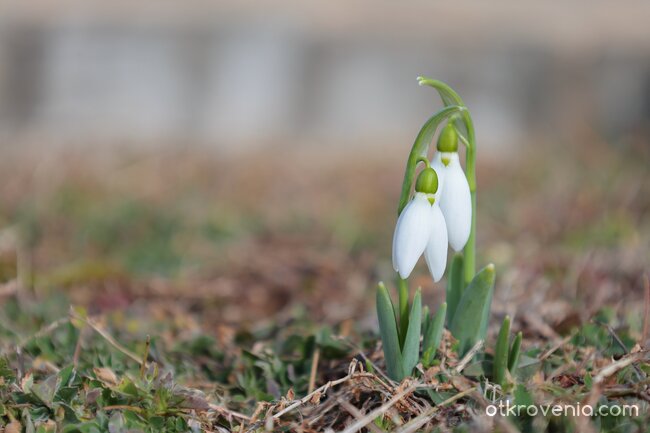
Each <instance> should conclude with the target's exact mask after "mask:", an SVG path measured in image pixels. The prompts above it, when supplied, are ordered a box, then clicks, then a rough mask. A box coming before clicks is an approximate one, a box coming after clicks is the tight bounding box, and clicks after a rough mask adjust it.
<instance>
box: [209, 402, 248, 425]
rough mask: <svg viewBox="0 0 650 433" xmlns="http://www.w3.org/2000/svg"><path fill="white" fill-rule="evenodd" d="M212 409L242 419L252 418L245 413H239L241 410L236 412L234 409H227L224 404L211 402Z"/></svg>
mask: <svg viewBox="0 0 650 433" xmlns="http://www.w3.org/2000/svg"><path fill="white" fill-rule="evenodd" d="M210 409H211V410H214V411H216V412H220V413H225V414H227V415H231V416H232V417H234V418H239V419H242V420H244V421H250V420H251V418H250V417H249V416H247V415H244V414H243V413H239V412H236V411H234V410H230V409H227V408H225V407H223V406H219V405H218V404H214V403H210Z"/></svg>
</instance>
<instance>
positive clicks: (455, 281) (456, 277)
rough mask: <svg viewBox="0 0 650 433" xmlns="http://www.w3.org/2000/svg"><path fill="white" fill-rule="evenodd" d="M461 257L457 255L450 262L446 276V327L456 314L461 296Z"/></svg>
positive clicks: (462, 281)
mask: <svg viewBox="0 0 650 433" xmlns="http://www.w3.org/2000/svg"><path fill="white" fill-rule="evenodd" d="M464 287H465V282H464V280H463V255H462V254H460V253H458V254H455V255H454V258H453V259H452V260H451V266H450V268H449V274H448V276H447V297H446V301H447V325H449V324H451V322H452V321H453V319H454V314H456V308H457V307H458V303H459V302H460V298H461V297H462V296H463V288H464Z"/></svg>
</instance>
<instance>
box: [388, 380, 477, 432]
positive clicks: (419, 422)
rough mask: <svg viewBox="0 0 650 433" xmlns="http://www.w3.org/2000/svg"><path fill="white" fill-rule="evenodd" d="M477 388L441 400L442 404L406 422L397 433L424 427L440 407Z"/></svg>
mask: <svg viewBox="0 0 650 433" xmlns="http://www.w3.org/2000/svg"><path fill="white" fill-rule="evenodd" d="M475 390H476V387H472V388H468V389H466V390H465V391H461V392H459V393H458V394H456V395H454V396H452V397H449V398H448V399H447V400H445V401H443V402H441V403H440V404H438V405H436V406H433V407H431V408H430V409H428V410H427V411H426V412H424V413H422V414H421V415H419V416H417V417H416V418H413V419H412V420H411V421H409V422H408V423H406V424H404V425H403V426H402V427H401V428H400V429H399V430H397V431H396V433H411V432H414V431H416V430H417V429H419V428H420V427H422V426H423V425H424V424H426V423H427V422H429V420H431V418H432V417H433V415H434V414H435V413H436V411H437V410H438V409H440V408H441V407H444V406H446V405H448V404H450V403H453V402H455V401H456V400H460V399H461V398H463V397H465V396H467V395H469V394H471V393H472V392H474V391H475Z"/></svg>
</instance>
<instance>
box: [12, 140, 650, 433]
mask: <svg viewBox="0 0 650 433" xmlns="http://www.w3.org/2000/svg"><path fill="white" fill-rule="evenodd" d="M590 149H591V152H590V156H589V157H584V156H583V157H580V158H578V156H577V155H578V154H579V153H582V154H585V152H584V151H585V149H582V148H580V147H577V148H576V147H575V146H573V147H571V146H566V147H564V148H563V149H562V150H561V151H559V150H548V151H547V150H530V151H529V152H527V153H525V154H523V155H522V156H521V158H520V160H518V161H512V160H508V161H501V162H493V163H483V164H482V165H481V166H480V167H479V173H478V176H479V182H480V190H479V220H478V227H479V239H478V243H479V263H480V264H486V263H488V262H489V261H492V262H494V263H495V264H496V267H497V288H496V293H495V300H494V305H493V318H492V326H491V328H490V337H489V339H488V341H487V342H486V348H487V352H488V356H487V358H486V362H488V361H489V354H490V353H491V352H492V350H493V348H494V337H495V333H496V328H497V326H498V324H499V323H500V321H501V319H502V318H503V317H504V316H505V315H506V314H509V315H510V316H511V317H513V329H514V330H515V331H520V330H521V331H522V332H523V334H524V342H523V349H524V353H525V361H526V362H525V363H524V364H525V368H522V369H520V371H518V373H517V374H516V375H515V377H514V378H513V385H512V388H511V389H510V390H509V391H510V394H511V395H512V396H513V397H512V398H513V399H514V401H515V402H518V403H522V404H529V403H531V402H536V403H538V404H541V403H548V402H560V403H575V402H581V403H582V404H588V403H591V404H595V405H611V404H637V405H639V408H640V416H638V417H624V416H619V417H612V416H607V417H593V418H592V419H590V420H588V419H586V418H584V417H571V416H570V417H558V416H552V415H548V416H544V415H542V414H539V415H538V416H528V415H525V414H524V415H522V416H518V417H517V416H509V417H500V416H497V417H493V418H490V417H486V416H485V405H487V404H488V403H489V401H488V400H487V398H488V397H491V395H489V393H487V394H486V393H485V392H484V391H485V389H486V386H487V387H488V390H489V389H490V388H489V386H490V384H489V381H487V382H486V380H485V377H486V376H487V378H488V379H489V376H490V375H489V372H488V373H486V372H485V371H484V369H483V367H484V364H482V363H477V362H471V363H469V364H466V365H463V363H462V361H460V360H458V359H457V357H456V356H455V354H454V353H453V351H452V350H451V347H452V345H453V341H452V339H451V337H450V336H449V335H447V336H446V338H445V345H444V346H443V349H442V350H441V352H440V354H439V358H440V359H441V362H440V363H439V364H438V365H437V366H435V367H433V368H432V369H430V370H428V371H420V373H419V374H418V375H417V376H418V377H416V378H414V379H412V380H407V381H406V382H404V383H402V384H395V383H391V382H390V381H389V380H388V379H387V378H385V377H384V375H383V359H382V357H383V355H382V352H381V348H380V346H379V342H378V340H377V335H376V329H377V326H376V319H375V317H374V285H375V283H376V281H378V280H380V279H383V280H385V281H390V280H391V278H392V269H391V266H390V262H389V251H390V240H391V232H392V229H393V224H394V221H395V209H394V208H395V205H396V201H397V196H398V190H399V187H400V178H401V172H400V170H401V169H402V168H403V167H402V165H403V161H402V158H401V155H400V156H397V160H391V159H390V158H387V157H380V156H377V157H374V158H373V157H371V158H364V159H363V166H362V167H361V168H359V167H355V166H353V164H352V163H351V162H349V161H342V160H338V159H332V160H331V161H330V160H323V159H320V158H315V157H314V155H310V154H309V153H308V152H307V153H304V154H303V153H301V154H297V155H294V159H293V160H292V162H293V163H294V166H293V167H287V166H286V164H283V163H282V162H280V160H279V159H278V158H277V157H274V156H272V155H264V154H262V155H256V157H255V158H254V159H251V158H248V159H243V158H242V159H237V158H231V159H229V160H227V161H226V160H220V159H218V158H216V157H210V156H206V155H196V154H186V153H172V154H170V153H165V154H161V155H157V156H155V157H151V156H141V155H138V156H128V155H120V156H119V157H114V158H111V159H108V160H107V159H101V162H100V161H99V160H92V161H89V160H88V158H85V157H80V156H79V155H78V154H66V155H63V156H62V157H55V158H44V157H42V156H34V155H32V156H30V155H23V156H20V157H17V156H16V157H11V158H4V159H3V160H2V162H0V165H1V166H2V167H1V168H2V170H0V182H1V183H0V185H1V186H0V188H2V190H1V191H2V193H1V194H2V198H3V204H2V208H1V209H0V227H2V231H1V232H0V284H1V285H0V305H1V307H2V308H1V313H0V342H1V343H0V344H1V350H2V357H1V358H0V425H2V424H4V429H5V431H6V432H17V431H27V432H31V431H39V432H40V431H66V432H75V431H81V432H100V431H111V432H118V431H152V432H153V431H189V430H197V431H200V430H202V429H203V430H205V431H231V430H234V431H263V430H265V429H266V430H278V431H282V430H284V431H323V430H325V429H328V428H331V429H333V430H342V429H345V428H346V427H355V426H359V427H360V428H361V427H363V428H365V429H368V430H370V431H381V430H385V431H392V430H396V429H400V428H401V429H403V431H415V430H417V429H420V430H423V431H427V430H432V429H439V430H440V431H450V430H454V429H459V430H461V431H463V430H467V431H469V429H471V431H474V430H479V431H482V430H485V431H489V430H491V429H495V428H496V429H499V430H502V431H517V430H522V431H544V430H552V431H599V430H603V431H625V432H627V431H644V429H645V428H646V427H645V425H646V424H648V422H650V419H649V417H648V415H647V413H648V411H647V409H648V401H650V395H649V394H648V390H647V386H648V383H649V381H648V379H647V374H648V373H650V365H648V359H650V358H649V355H648V354H647V353H646V352H645V349H644V348H645V347H646V345H645V340H646V339H647V336H648V334H647V332H648V330H647V326H648V324H647V317H648V308H649V305H650V299H649V298H648V296H650V294H648V290H650V289H648V288H647V285H646V289H645V301H644V284H643V274H644V272H646V271H647V266H648V259H649V258H650V256H649V254H650V248H649V245H650V218H649V217H648V215H649V213H650V198H649V197H650V182H649V179H648V170H647V167H648V161H649V160H650V158H649V157H648V153H647V149H645V148H644V147H643V146H641V147H634V146H630V147H624V148H622V147H619V148H613V147H610V146H607V145H605V144H601V143H592V144H591V145H590ZM414 275H415V278H413V280H414V282H413V284H416V285H421V286H422V287H423V293H424V296H425V301H426V303H427V304H428V305H430V306H431V307H432V308H435V307H436V306H437V305H438V304H439V303H440V302H441V301H442V298H443V297H444V285H443V284H442V283H441V284H438V285H434V284H433V283H432V282H431V281H430V278H429V277H428V276H427V273H426V270H425V268H424V266H422V265H419V266H418V268H416V271H415V272H414ZM459 370H461V372H460V373H458V371H459ZM497 394H498V393H497ZM486 395H487V397H486ZM497 396H498V395H497ZM355 423H356V424H355Z"/></svg>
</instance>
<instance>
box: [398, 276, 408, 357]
mask: <svg viewBox="0 0 650 433" xmlns="http://www.w3.org/2000/svg"><path fill="white" fill-rule="evenodd" d="M397 291H398V295H399V326H398V327H397V331H398V333H399V346H400V348H404V339H405V338H406V331H407V328H408V324H409V286H408V282H407V281H406V280H403V279H401V278H400V277H399V276H398V277H397Z"/></svg>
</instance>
